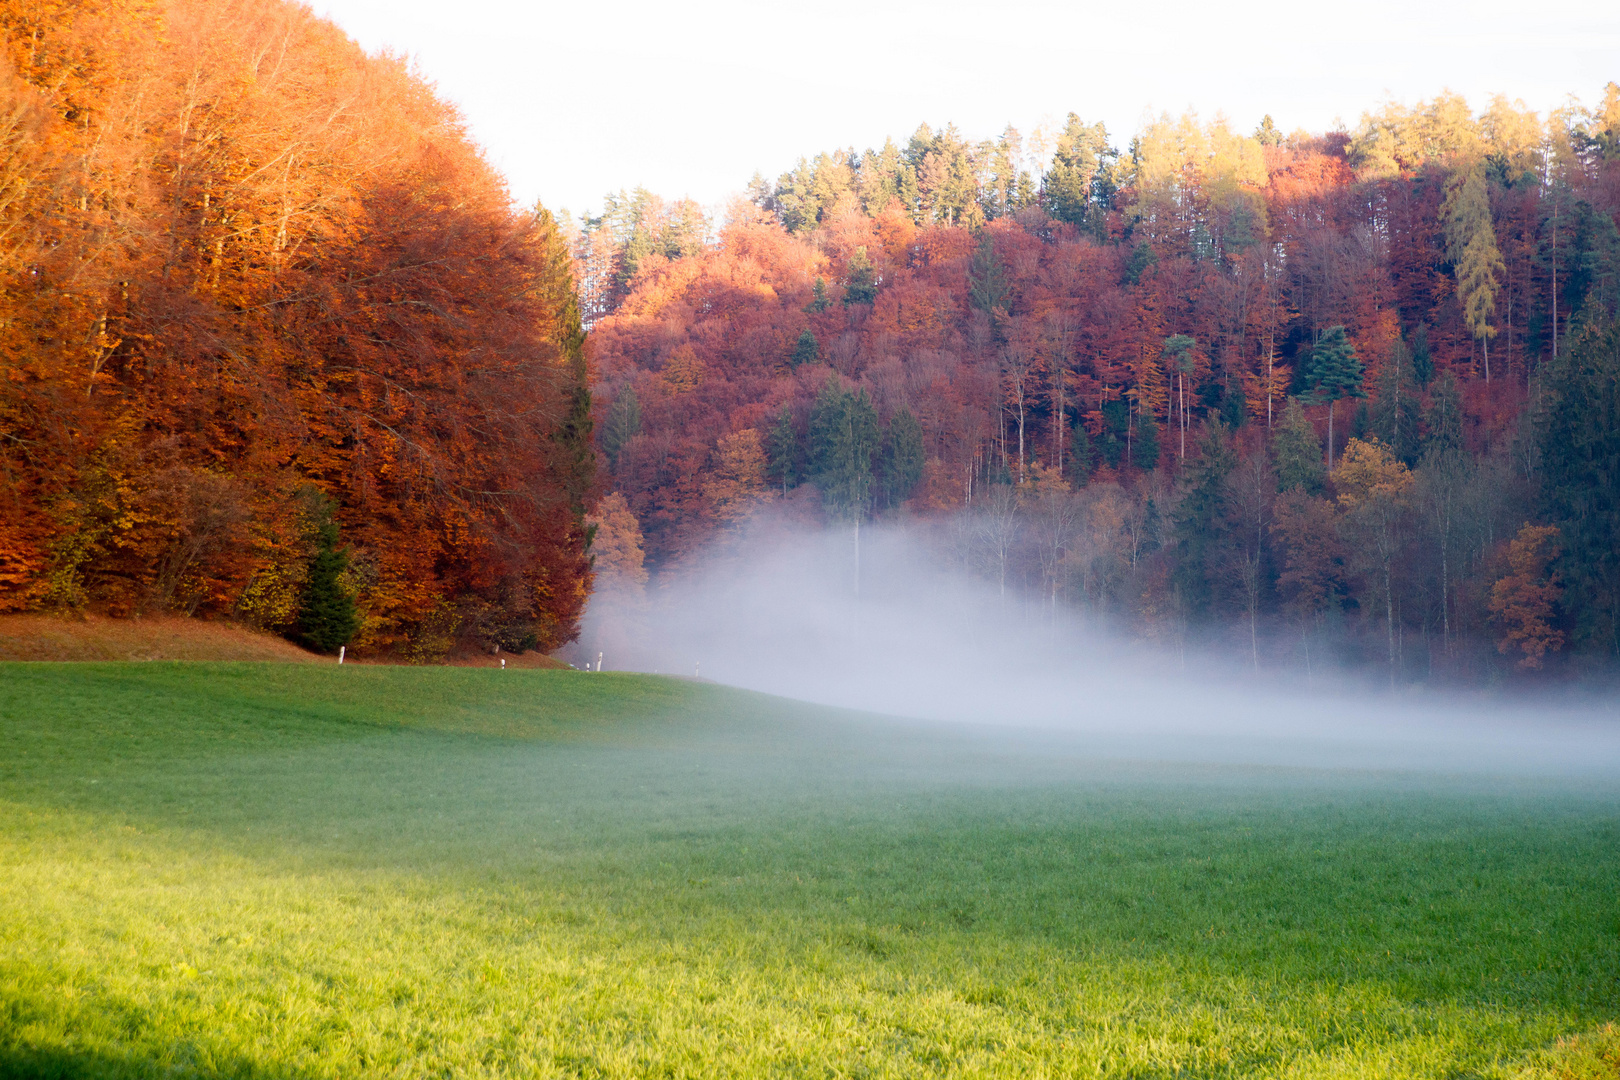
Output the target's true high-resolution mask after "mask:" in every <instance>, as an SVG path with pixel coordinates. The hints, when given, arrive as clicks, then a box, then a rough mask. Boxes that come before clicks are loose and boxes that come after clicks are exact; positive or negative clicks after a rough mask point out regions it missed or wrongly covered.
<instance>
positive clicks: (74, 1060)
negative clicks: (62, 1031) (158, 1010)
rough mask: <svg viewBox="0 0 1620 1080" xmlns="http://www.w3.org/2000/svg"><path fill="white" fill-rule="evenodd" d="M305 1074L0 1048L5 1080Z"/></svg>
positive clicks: (266, 1078)
mask: <svg viewBox="0 0 1620 1080" xmlns="http://www.w3.org/2000/svg"><path fill="white" fill-rule="evenodd" d="M305 1075H306V1074H304V1073H297V1072H291V1071H289V1070H285V1069H267V1068H265V1067H264V1066H262V1065H260V1064H258V1063H256V1062H252V1061H246V1060H242V1059H236V1060H232V1061H228V1062H223V1063H214V1064H210V1065H184V1064H176V1063H174V1062H172V1061H156V1060H152V1059H150V1058H142V1057H140V1056H138V1055H134V1054H119V1055H112V1054H104V1053H97V1052H95V1051H92V1050H69V1049H63V1048H61V1047H23V1046H0V1076H3V1077H7V1078H8V1080H145V1078H146V1077H159V1076H161V1077H209V1078H214V1077H219V1078H226V1077H229V1078H233V1080H300V1078H302V1077H303V1076H305Z"/></svg>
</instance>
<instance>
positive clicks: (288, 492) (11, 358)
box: [0, 0, 594, 658]
mask: <svg viewBox="0 0 1620 1080" xmlns="http://www.w3.org/2000/svg"><path fill="white" fill-rule="evenodd" d="M0 145H3V147H4V152H3V154H0V611H6V610H21V609H30V608H46V609H55V610H63V609H66V610H73V609H79V608H90V609H93V610H100V611H104V612H107V613H110V614H115V615H117V614H137V613H140V612H142V611H179V612H183V613H199V614H220V615H230V616H233V617H236V618H239V619H244V620H246V621H249V622H252V623H255V624H257V625H260V626H263V627H267V628H272V629H277V630H280V631H282V632H285V633H287V634H289V635H290V636H294V637H297V638H300V639H301V640H304V641H305V642H306V643H309V644H311V645H314V646H317V647H321V648H330V649H332V650H333V651H335V650H336V648H337V647H338V645H339V644H342V643H345V642H348V643H349V644H350V647H351V648H356V647H358V648H360V649H362V650H366V651H371V652H374V653H380V654H387V655H398V656H407V657H415V658H429V657H432V656H435V655H438V654H440V653H442V652H443V651H445V650H446V649H447V648H450V647H451V646H452V644H454V643H455V642H456V641H457V640H458V639H471V640H473V641H476V642H478V643H481V644H484V645H486V646H490V647H493V645H496V644H500V645H505V646H506V647H508V648H512V649H520V648H524V647H540V648H546V649H550V648H554V647H555V646H556V645H558V644H560V643H561V642H562V641H564V640H567V639H568V638H569V637H570V636H571V635H572V634H573V633H574V632H575V625H576V622H577V619H578V616H579V613H580V611H581V610H582V607H583V604H584V601H585V597H586V594H587V590H588V586H589V565H588V560H587V558H586V556H585V554H584V546H585V527H584V524H583V520H582V515H583V511H584V503H585V499H586V497H587V495H588V492H589V489H590V485H591V482H592V481H591V477H592V469H593V463H594V458H593V455H592V452H591V448H590V445H589V439H590V431H589V422H590V420H589V408H590V405H589V395H588V389H587V387H586V385H585V375H586V372H585V366H584V364H585V362H584V357H583V353H582V350H581V344H582V333H581V329H580V325H579V316H578V311H577V307H576V302H575V296H574V290H573V287H572V281H571V279H570V266H569V261H570V253H569V250H568V247H567V244H566V242H565V240H564V239H563V237H562V236H561V234H560V233H559V231H558V228H557V225H556V223H555V222H554V221H553V220H552V218H551V216H550V215H549V214H548V213H546V212H545V211H543V210H530V211H520V210H518V209H515V208H514V207H513V205H512V203H511V200H510V197H509V196H508V193H507V191H506V187H505V184H504V181H503V180H502V178H501V177H500V176H499V175H497V174H496V173H495V172H494V171H493V170H492V169H491V168H490V167H489V165H488V164H487V163H486V162H485V161H484V160H483V159H482V158H481V156H480V154H479V152H478V151H477V149H476V148H475V147H474V146H473V145H472V143H471V142H470V141H469V139H468V138H467V136H466V134H465V132H464V130H463V125H462V122H461V120H460V118H459V117H458V115H457V114H456V112H455V111H454V109H452V108H451V107H450V106H448V105H447V104H445V103H444V102H443V101H442V100H440V99H438V98H437V97H436V96H435V94H434V93H433V91H432V90H431V88H430V87H428V86H427V85H426V84H425V83H423V82H422V81H421V80H420V79H419V78H417V77H415V76H414V75H413V74H412V73H411V72H410V71H409V70H408V68H407V66H406V65H405V64H404V62H403V61H401V60H398V59H394V58H389V57H386V56H384V57H368V56H367V55H365V54H364V53H363V52H362V51H361V50H360V49H359V48H358V47H357V46H356V45H355V44H354V43H353V42H352V41H350V40H349V39H348V38H347V37H346V36H345V35H344V34H343V33H342V32H341V31H339V30H338V29H337V28H336V27H335V26H333V25H332V24H331V23H329V22H326V21H324V20H321V19H317V18H315V17H314V16H312V15H311V13H310V12H309V10H308V8H306V7H304V6H303V5H300V4H295V3H290V2H286V0H228V2H224V3H216V2H205V0H13V2H10V3H7V4H5V5H3V6H0Z"/></svg>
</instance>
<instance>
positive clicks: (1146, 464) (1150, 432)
mask: <svg viewBox="0 0 1620 1080" xmlns="http://www.w3.org/2000/svg"><path fill="white" fill-rule="evenodd" d="M1131 464H1132V465H1134V466H1136V467H1137V468H1138V469H1141V470H1142V471H1144V472H1152V471H1153V470H1154V469H1157V468H1158V467H1159V423H1158V421H1157V420H1155V419H1154V418H1153V410H1152V409H1143V410H1141V411H1140V412H1138V413H1137V414H1136V438H1135V439H1134V440H1132V442H1131Z"/></svg>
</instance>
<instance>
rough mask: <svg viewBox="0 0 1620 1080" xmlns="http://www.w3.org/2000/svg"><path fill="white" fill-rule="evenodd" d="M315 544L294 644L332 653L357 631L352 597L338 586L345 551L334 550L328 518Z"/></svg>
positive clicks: (335, 539) (345, 565) (334, 526)
mask: <svg viewBox="0 0 1620 1080" xmlns="http://www.w3.org/2000/svg"><path fill="white" fill-rule="evenodd" d="M316 542H317V547H316V550H315V558H314V559H312V560H311V561H310V564H309V577H308V579H307V580H306V581H305V583H304V594H303V598H302V602H301V603H300V604H299V609H298V625H297V633H298V640H299V641H301V642H303V643H304V644H305V645H308V646H309V647H310V648H311V649H314V650H315V651H316V652H324V653H335V652H337V651H338V647H339V646H342V645H347V644H348V643H349V641H350V639H352V638H353V637H354V634H355V631H356V630H358V629H359V628H360V619H359V616H358V615H357V614H356V613H355V610H354V597H352V596H350V595H349V594H348V593H347V592H346V591H344V589H343V585H342V583H341V582H342V577H343V571H345V570H347V569H348V568H349V549H348V548H347V547H344V548H341V549H340V548H339V547H338V546H337V544H338V527H337V523H336V522H335V521H332V520H330V518H328V520H327V521H325V522H324V523H322V524H321V526H320V528H319V532H318V533H317V541H316Z"/></svg>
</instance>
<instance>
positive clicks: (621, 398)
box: [602, 383, 641, 467]
mask: <svg viewBox="0 0 1620 1080" xmlns="http://www.w3.org/2000/svg"><path fill="white" fill-rule="evenodd" d="M640 433H641V402H640V400H638V399H637V398H636V388H635V387H634V386H632V385H630V384H629V383H625V384H624V386H623V387H622V388H621V389H620V390H619V392H618V394H617V395H616V396H615V397H614V398H613V404H612V405H611V406H609V407H608V414H607V419H606V421H605V422H604V423H603V424H602V452H603V453H604V454H606V455H607V459H608V465H609V467H615V466H617V465H618V463H619V454H620V453H621V452H622V451H623V450H624V448H625V445H626V444H627V443H629V441H630V440H631V439H633V438H635V437H636V436H637V435H639V434H640Z"/></svg>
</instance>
